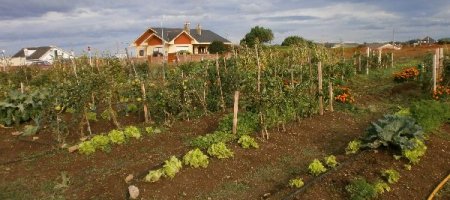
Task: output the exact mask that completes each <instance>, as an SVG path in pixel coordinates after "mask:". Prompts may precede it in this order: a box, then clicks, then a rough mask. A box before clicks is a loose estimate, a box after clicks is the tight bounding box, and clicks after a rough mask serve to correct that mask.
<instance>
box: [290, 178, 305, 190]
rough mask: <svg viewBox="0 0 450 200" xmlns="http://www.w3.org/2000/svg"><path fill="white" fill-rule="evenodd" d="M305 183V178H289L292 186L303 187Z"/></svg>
mask: <svg viewBox="0 0 450 200" xmlns="http://www.w3.org/2000/svg"><path fill="white" fill-rule="evenodd" d="M303 185H305V183H304V182H303V179H301V178H294V179H291V180H289V186H290V187H293V188H301V187H303Z"/></svg>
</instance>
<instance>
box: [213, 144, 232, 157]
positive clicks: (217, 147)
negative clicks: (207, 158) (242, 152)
mask: <svg viewBox="0 0 450 200" xmlns="http://www.w3.org/2000/svg"><path fill="white" fill-rule="evenodd" d="M208 154H209V155H211V156H214V157H216V158H219V159H223V158H229V157H233V156H234V154H233V152H232V151H231V150H230V149H228V148H227V146H226V145H225V143H223V142H219V143H216V144H213V145H211V146H210V147H209V148H208Z"/></svg>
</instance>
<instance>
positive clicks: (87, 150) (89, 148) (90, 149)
mask: <svg viewBox="0 0 450 200" xmlns="http://www.w3.org/2000/svg"><path fill="white" fill-rule="evenodd" d="M78 151H79V152H80V153H81V154H85V155H91V154H93V153H95V147H94V144H92V142H91V141H84V142H82V143H80V144H79V145H78Z"/></svg>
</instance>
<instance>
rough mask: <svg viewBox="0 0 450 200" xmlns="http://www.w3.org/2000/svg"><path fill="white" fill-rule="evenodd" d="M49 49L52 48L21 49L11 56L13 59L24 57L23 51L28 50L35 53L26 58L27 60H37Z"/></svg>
mask: <svg viewBox="0 0 450 200" xmlns="http://www.w3.org/2000/svg"><path fill="white" fill-rule="evenodd" d="M51 48H52V47H50V46H42V47H27V48H22V49H21V50H19V51H18V52H17V53H16V54H14V55H13V58H17V57H25V51H24V50H25V49H28V50H35V52H33V53H32V54H31V55H30V56H28V57H27V59H39V58H41V57H42V56H43V55H44V54H45V53H47V52H48V51H49V50H50V49H51Z"/></svg>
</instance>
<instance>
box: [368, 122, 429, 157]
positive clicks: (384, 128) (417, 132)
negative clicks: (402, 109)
mask: <svg viewBox="0 0 450 200" xmlns="http://www.w3.org/2000/svg"><path fill="white" fill-rule="evenodd" d="M423 137H424V132H423V131H422V127H420V126H419V125H418V124H416V122H415V121H414V119H412V118H410V117H402V116H395V115H385V116H384V118H382V119H379V120H378V122H377V123H375V122H372V124H371V126H370V127H369V129H368V130H367V134H366V136H365V137H364V138H363V141H364V146H366V147H370V148H378V147H379V146H381V145H383V146H386V147H387V146H389V145H392V146H394V147H399V148H400V149H402V150H404V149H413V148H414V147H415V142H414V141H415V140H414V139H415V138H419V139H423Z"/></svg>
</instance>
